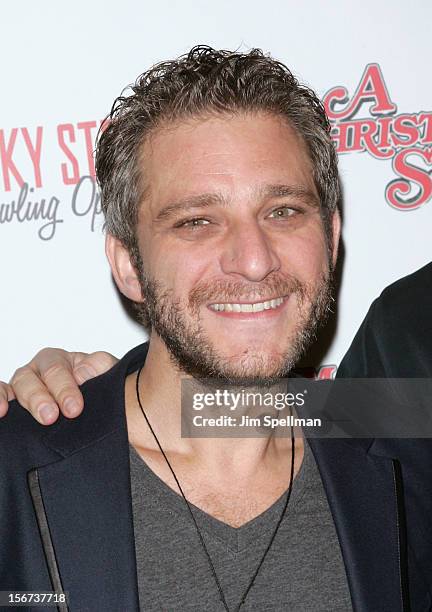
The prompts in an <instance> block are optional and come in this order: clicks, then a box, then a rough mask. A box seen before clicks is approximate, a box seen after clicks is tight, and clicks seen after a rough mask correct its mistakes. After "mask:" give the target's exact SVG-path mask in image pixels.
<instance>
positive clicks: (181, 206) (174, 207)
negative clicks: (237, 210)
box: [154, 184, 320, 221]
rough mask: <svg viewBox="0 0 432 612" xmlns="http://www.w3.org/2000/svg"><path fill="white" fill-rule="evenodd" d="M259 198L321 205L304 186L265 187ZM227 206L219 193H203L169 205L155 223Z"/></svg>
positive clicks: (260, 190) (279, 185) (155, 219)
mask: <svg viewBox="0 0 432 612" xmlns="http://www.w3.org/2000/svg"><path fill="white" fill-rule="evenodd" d="M259 197H260V198H261V199H266V198H282V197H290V198H295V199H297V200H302V201H303V202H305V203H306V204H308V205H309V206H313V207H319V205H320V202H319V199H318V197H317V196H316V194H315V193H314V192H313V191H311V190H310V189H307V188H306V187H303V186H302V185H283V184H275V185H265V186H264V187H262V188H261V189H259ZM227 205H228V203H227V201H226V200H225V198H223V197H222V196H221V195H219V194H217V193H202V194H199V195H196V196H189V197H186V198H183V199H181V200H178V201H176V202H171V203H169V204H167V205H166V206H164V207H163V208H162V209H161V210H160V211H159V212H158V213H157V215H156V217H155V218H154V221H165V220H166V219H169V218H171V217H174V216H175V215H176V214H179V213H182V212H188V211H190V210H193V209H194V208H206V207H209V206H227Z"/></svg>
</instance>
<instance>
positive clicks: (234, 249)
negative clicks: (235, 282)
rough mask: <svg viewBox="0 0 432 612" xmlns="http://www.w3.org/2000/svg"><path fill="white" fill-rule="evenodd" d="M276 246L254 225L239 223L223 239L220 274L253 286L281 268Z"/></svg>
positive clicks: (257, 224)
mask: <svg viewBox="0 0 432 612" xmlns="http://www.w3.org/2000/svg"><path fill="white" fill-rule="evenodd" d="M275 246H276V245H274V244H272V242H271V237H270V236H269V235H268V234H266V232H265V231H264V230H263V228H262V227H260V225H259V223H258V222H257V221H255V220H254V221H250V222H248V223H238V224H236V225H235V226H232V227H231V228H230V230H229V232H228V234H227V235H226V237H225V244H224V248H223V253H222V257H221V268H222V271H223V272H224V273H225V274H231V275H233V274H234V275H239V276H242V277H243V278H245V279H247V280H249V281H252V282H259V281H262V280H263V279H264V278H266V276H268V275H269V274H270V273H271V272H274V271H276V270H279V268H280V260H279V257H278V256H277V253H276V251H275Z"/></svg>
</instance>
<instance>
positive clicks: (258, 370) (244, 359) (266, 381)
mask: <svg viewBox="0 0 432 612" xmlns="http://www.w3.org/2000/svg"><path fill="white" fill-rule="evenodd" d="M293 366H294V363H293V360H291V359H290V358H289V356H287V357H285V358H283V359H281V357H280V356H278V358H276V357H275V356H274V355H263V354H262V353H261V354H255V355H254V354H252V355H251V354H248V355H247V356H245V355H242V356H240V357H238V356H237V357H236V358H229V359H227V358H223V357H222V356H219V359H217V361H216V363H213V364H212V366H211V369H212V370H213V375H212V376H211V379H212V380H213V381H215V382H217V383H218V384H220V383H224V384H229V385H234V386H236V387H269V386H272V385H274V384H276V383H277V382H278V381H279V380H280V379H281V378H282V377H284V376H286V375H287V374H288V373H289V371H290V370H291V369H292V367H293ZM203 370H204V371H207V372H208V368H207V367H205V368H203ZM203 373H204V372H203ZM196 374H198V372H196ZM196 377H197V376H196ZM198 378H200V379H202V378H204V377H203V376H198Z"/></svg>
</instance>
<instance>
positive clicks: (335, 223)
mask: <svg viewBox="0 0 432 612" xmlns="http://www.w3.org/2000/svg"><path fill="white" fill-rule="evenodd" d="M341 225H342V222H341V216H340V212H339V210H338V209H337V208H336V210H335V211H334V213H333V216H332V221H331V231H332V253H331V257H332V262H333V267H335V265H336V261H337V256H338V248H339V239H340V235H341Z"/></svg>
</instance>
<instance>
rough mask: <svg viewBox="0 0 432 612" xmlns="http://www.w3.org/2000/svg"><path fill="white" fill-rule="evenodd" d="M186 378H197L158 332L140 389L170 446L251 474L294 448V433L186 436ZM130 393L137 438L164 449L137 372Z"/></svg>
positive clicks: (215, 466) (216, 466) (215, 468)
mask: <svg viewBox="0 0 432 612" xmlns="http://www.w3.org/2000/svg"><path fill="white" fill-rule="evenodd" d="M186 378H189V379H190V381H191V382H194V381H193V379H191V377H187V376H186V375H185V374H184V373H183V372H182V371H181V370H180V369H179V368H178V366H177V365H176V364H175V362H174V360H173V359H171V357H170V355H169V352H168V350H167V348H166V346H165V344H164V343H163V342H162V340H161V339H160V338H159V336H157V335H156V334H152V337H151V339H150V346H149V350H148V353H147V358H146V361H145V365H144V367H143V369H142V371H141V374H140V380H139V391H140V399H141V403H142V405H143V408H144V410H145V413H146V415H147V418H148V419H149V422H150V424H151V425H152V427H153V429H154V431H155V433H156V435H157V437H158V439H159V442H160V444H161V446H162V448H163V449H164V451H165V452H167V453H168V454H170V453H171V454H174V455H180V456H182V457H184V458H186V457H187V458H188V460H189V461H191V462H199V464H200V465H201V466H206V467H207V468H208V469H209V470H211V472H212V473H213V474H215V475H216V473H217V472H219V471H220V472H221V473H223V471H224V470H226V469H230V470H231V469H232V470H234V471H235V472H236V474H237V476H238V477H245V478H247V477H248V476H249V475H251V474H253V473H255V472H256V469H257V466H258V465H259V464H262V463H263V462H264V463H267V462H269V463H273V462H277V461H279V460H280V459H281V458H282V457H285V456H286V454H287V451H288V450H289V449H290V448H291V439H290V438H289V437H284V438H282V437H275V436H269V437H242V438H232V437H214V438H205V437H202V438H200V437H194V438H185V437H182V434H181V409H182V407H181V385H182V380H185V379H186ZM125 397H126V414H127V422H128V431H129V438H130V441H131V443H132V444H133V445H134V446H136V447H140V448H142V449H144V448H147V449H149V450H154V451H158V450H159V449H158V446H157V443H156V441H155V439H154V437H153V435H152V433H151V431H150V430H149V428H148V425H147V423H146V422H145V419H144V417H143V414H142V412H141V409H140V407H139V404H138V401H137V394H136V374H132V375H130V376H129V377H128V379H127V382H126V396H125ZM296 448H297V450H298V451H299V452H301V451H302V448H303V445H302V441H301V440H297V445H296Z"/></svg>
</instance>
